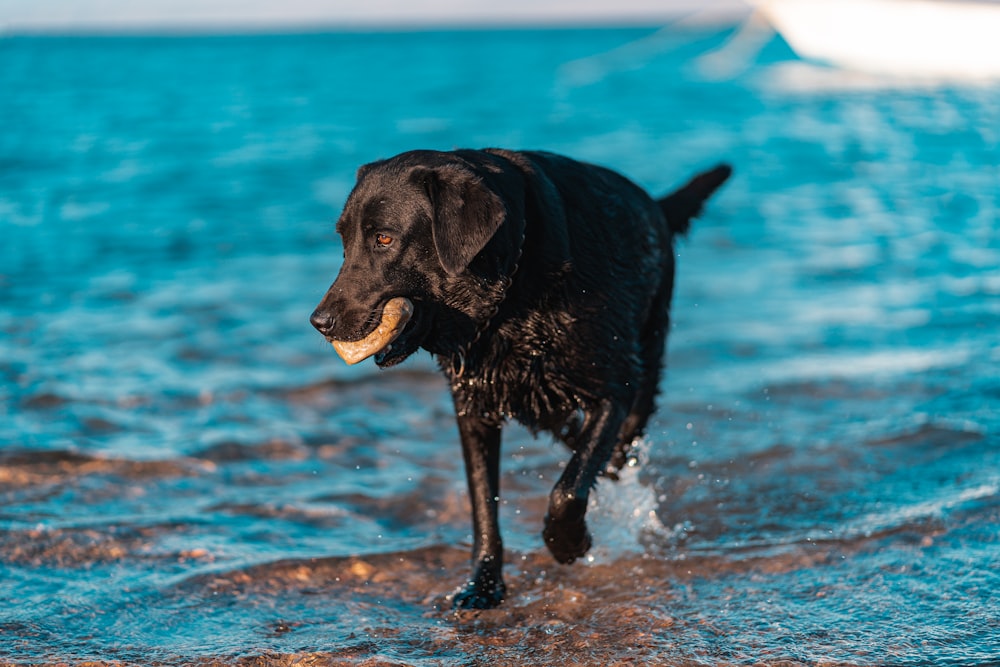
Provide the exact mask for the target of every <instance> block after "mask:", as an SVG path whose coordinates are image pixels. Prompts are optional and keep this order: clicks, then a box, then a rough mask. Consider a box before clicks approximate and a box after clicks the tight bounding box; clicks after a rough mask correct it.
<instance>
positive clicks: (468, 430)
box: [453, 410, 505, 609]
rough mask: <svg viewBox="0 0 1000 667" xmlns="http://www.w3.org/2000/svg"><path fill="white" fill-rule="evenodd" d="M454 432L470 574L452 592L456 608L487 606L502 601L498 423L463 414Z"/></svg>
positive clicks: (493, 605)
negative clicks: (465, 488)
mask: <svg viewBox="0 0 1000 667" xmlns="http://www.w3.org/2000/svg"><path fill="white" fill-rule="evenodd" d="M458 414H459V415H460V416H459V417H458V418H457V419H458V432H459V435H460V436H461V438H462V455H463V457H464V458H465V476H466V479H467V481H468V484H469V499H470V500H471V501H472V532H473V546H472V577H471V578H470V579H469V582H468V583H467V584H466V586H465V588H463V589H462V590H461V591H459V592H458V593H456V594H455V599H454V602H453V604H454V606H455V607H457V608H460V609H490V608H492V607H496V606H497V605H499V604H500V602H502V601H503V597H504V592H505V587H504V583H503V573H502V569H503V542H502V541H501V540H500V524H499V522H498V521H497V505H498V504H499V502H500V425H499V424H494V423H490V422H487V421H485V420H483V419H482V418H479V417H475V416H469V415H463V414H462V411H461V410H459V412H458Z"/></svg>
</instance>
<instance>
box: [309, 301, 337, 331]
mask: <svg viewBox="0 0 1000 667" xmlns="http://www.w3.org/2000/svg"><path fill="white" fill-rule="evenodd" d="M309 321H310V322H312V325H313V326H314V327H316V330H317V331H319V332H320V333H321V334H323V335H324V336H327V335H329V334H330V330H331V329H333V313H331V312H330V311H329V310H324V309H322V308H317V309H316V310H314V311H313V314H312V315H311V316H310V317H309Z"/></svg>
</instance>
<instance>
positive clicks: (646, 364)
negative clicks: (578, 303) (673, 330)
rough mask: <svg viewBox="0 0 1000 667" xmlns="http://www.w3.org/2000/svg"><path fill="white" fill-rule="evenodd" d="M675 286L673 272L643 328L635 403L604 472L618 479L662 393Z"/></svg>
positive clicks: (655, 300)
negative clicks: (660, 387)
mask: <svg viewBox="0 0 1000 667" xmlns="http://www.w3.org/2000/svg"><path fill="white" fill-rule="evenodd" d="M672 289H673V277H672V275H670V276H668V278H667V279H666V280H665V281H664V284H663V285H661V287H660V291H659V293H658V294H657V295H656V298H655V299H654V301H653V312H652V313H651V314H650V316H649V319H648V320H647V322H646V326H645V327H643V332H642V339H641V343H640V344H641V346H642V347H641V355H642V377H641V378H640V379H639V386H638V390H637V392H636V396H635V402H634V403H632V409H631V411H630V412H629V414H628V417H626V418H625V423H624V424H622V430H621V434H620V435H619V437H618V443H617V444H616V445H615V450H614V452H613V453H612V454H611V460H610V461H609V462H608V466H607V468H606V470H605V471H604V474H605V475H606V476H608V477H611V478H612V479H617V475H618V471H619V470H621V469H622V466H624V465H625V462H626V461H627V460H628V455H629V451H630V450H631V449H632V443H633V442H635V439H636V438H639V437H642V435H643V434H644V433H645V431H646V423H647V422H648V421H649V418H650V416H651V415H652V414H653V410H655V409H656V396H657V394H658V393H659V386H660V375H661V371H662V370H663V362H664V356H665V353H666V343H667V334H668V333H669V331H670V293H671V291H672Z"/></svg>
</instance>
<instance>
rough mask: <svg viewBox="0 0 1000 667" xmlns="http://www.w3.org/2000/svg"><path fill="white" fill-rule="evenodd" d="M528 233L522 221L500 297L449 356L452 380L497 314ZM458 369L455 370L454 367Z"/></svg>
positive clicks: (462, 369) (457, 375)
mask: <svg viewBox="0 0 1000 667" xmlns="http://www.w3.org/2000/svg"><path fill="white" fill-rule="evenodd" d="M527 233H528V221H527V220H525V221H524V228H523V229H522V230H521V240H520V242H519V243H518V244H517V256H515V257H514V267H513V268H512V269H511V272H510V275H508V276H504V277H503V278H501V279H500V298H499V299H497V300H496V302H495V303H494V304H493V309H492V310H491V311H490V314H489V315H487V316H486V319H485V320H483V323H482V324H480V325H479V326H478V327H476V335H475V336H473V337H472V340H471V341H469V343H468V344H467V345H466V346H465V347H464V348H460V349H459V350H458V352H456V353H454V354H453V355H452V357H451V367H452V370H453V373H452V378H453V379H454V380H459V379H461V378H462V376H463V375H465V359H466V357H468V356H469V351H470V350H472V348H473V347H475V345H476V343H478V342H479V339H480V338H482V336H483V334H484V333H486V330H487V329H488V328H489V326H490V324H492V323H493V318H495V317H496V316H497V313H499V312H500V306H501V305H503V302H504V301H505V300H506V299H507V290H509V289H510V286H511V285H512V284H513V283H514V276H515V275H517V270H518V268H520V266H521V256H522V255H523V254H524V239H525V237H526V236H527ZM455 357H458V363H457V364H456V363H455ZM456 368H457V369H458V370H455V369H456Z"/></svg>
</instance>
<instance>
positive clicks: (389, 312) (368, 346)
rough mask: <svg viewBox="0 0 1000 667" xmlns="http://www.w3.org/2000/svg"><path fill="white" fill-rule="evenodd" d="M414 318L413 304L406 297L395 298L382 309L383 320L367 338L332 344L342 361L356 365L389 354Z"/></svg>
mask: <svg viewBox="0 0 1000 667" xmlns="http://www.w3.org/2000/svg"><path fill="white" fill-rule="evenodd" d="M412 317H413V302H412V301H410V300H409V299H407V298H405V297H401V296H400V297H395V298H392V299H389V301H387V302H386V304H385V306H383V307H382V316H381V320H380V321H379V323H378V324H377V325H376V326H375V328H374V329H372V331H371V332H370V333H369V334H368V335H367V336H365V337H364V338H361V339H360V340H353V341H343V340H331V341H330V342H331V343H332V344H333V349H334V350H336V351H337V354H339V355H340V358H341V359H343V360H344V361H345V362H346V363H348V364H356V363H359V362H362V361H364V360H365V359H367V358H368V357H371V356H374V355H379V354H383V355H384V354H387V353H388V352H389V351H390V350H391V348H392V344H393V342H394V341H395V340H396V339H398V338H399V336H400V335H401V334H402V333H403V330H404V329H406V326H407V324H409V322H410V319H411V318H412ZM376 362H377V359H376Z"/></svg>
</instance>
